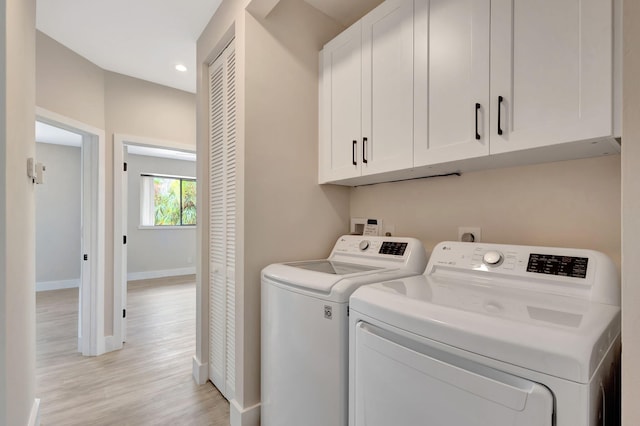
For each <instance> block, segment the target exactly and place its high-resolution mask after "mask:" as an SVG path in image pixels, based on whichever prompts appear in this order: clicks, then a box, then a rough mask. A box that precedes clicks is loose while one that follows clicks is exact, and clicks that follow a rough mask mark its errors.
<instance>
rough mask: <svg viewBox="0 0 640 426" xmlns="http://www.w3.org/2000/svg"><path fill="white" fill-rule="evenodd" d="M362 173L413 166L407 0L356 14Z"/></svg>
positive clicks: (410, 18)
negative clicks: (359, 44)
mask: <svg viewBox="0 0 640 426" xmlns="http://www.w3.org/2000/svg"><path fill="white" fill-rule="evenodd" d="M362 105H363V108H362V137H363V146H362V150H361V154H362V174H363V175H367V174H373V173H382V172H386V171H391V170H400V169H404V168H410V167H412V166H413V0H387V1H385V2H384V3H382V4H381V5H380V6H378V7H377V8H376V9H374V10H373V11H371V12H370V13H369V14H367V15H366V16H365V17H364V18H362Z"/></svg>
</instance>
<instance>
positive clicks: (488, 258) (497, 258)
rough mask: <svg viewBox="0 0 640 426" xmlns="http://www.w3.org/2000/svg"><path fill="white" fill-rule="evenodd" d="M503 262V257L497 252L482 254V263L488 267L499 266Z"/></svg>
mask: <svg viewBox="0 0 640 426" xmlns="http://www.w3.org/2000/svg"><path fill="white" fill-rule="evenodd" d="M503 260H504V256H502V253H500V252H499V251H495V250H491V251H488V252H486V253H485V254H484V256H483V257H482V261H483V262H484V263H485V264H486V265H489V266H499V265H500V264H501V263H502V261H503Z"/></svg>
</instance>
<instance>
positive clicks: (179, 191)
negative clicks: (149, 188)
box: [153, 177, 196, 226]
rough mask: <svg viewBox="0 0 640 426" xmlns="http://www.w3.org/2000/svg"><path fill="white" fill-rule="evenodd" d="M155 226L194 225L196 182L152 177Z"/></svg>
mask: <svg viewBox="0 0 640 426" xmlns="http://www.w3.org/2000/svg"><path fill="white" fill-rule="evenodd" d="M153 187H154V207H155V211H154V224H155V226H180V225H195V224H196V181H195V180H191V179H180V178H165V177H154V178H153Z"/></svg>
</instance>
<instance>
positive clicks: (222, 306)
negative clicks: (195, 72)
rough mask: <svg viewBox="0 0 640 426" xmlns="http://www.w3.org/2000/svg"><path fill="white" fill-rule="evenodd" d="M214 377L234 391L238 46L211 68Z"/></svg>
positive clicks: (211, 374)
mask: <svg viewBox="0 0 640 426" xmlns="http://www.w3.org/2000/svg"><path fill="white" fill-rule="evenodd" d="M209 83H210V86H209V87H210V100H209V106H210V109H209V112H210V123H209V124H210V126H209V127H210V140H209V161H210V163H209V176H210V182H209V190H210V194H209V199H210V206H209V220H210V223H209V263H210V265H209V378H210V379H211V381H212V382H213V384H214V385H215V386H216V387H217V388H218V389H219V390H220V392H222V394H223V395H224V396H225V397H226V398H227V399H231V398H233V396H234V389H235V247H236V241H235V238H236V120H235V118H236V108H235V104H236V97H235V50H234V44H233V42H232V43H231V44H229V46H227V48H226V49H225V50H224V52H223V53H222V54H221V55H220V56H219V57H218V59H216V60H215V61H214V63H213V64H211V66H210V67H209Z"/></svg>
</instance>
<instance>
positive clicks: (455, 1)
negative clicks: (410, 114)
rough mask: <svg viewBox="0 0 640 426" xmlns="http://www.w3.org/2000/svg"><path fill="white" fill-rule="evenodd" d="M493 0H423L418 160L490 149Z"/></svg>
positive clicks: (418, 41)
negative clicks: (491, 23) (490, 72)
mask: <svg viewBox="0 0 640 426" xmlns="http://www.w3.org/2000/svg"><path fill="white" fill-rule="evenodd" d="M489 18H490V2H489V0H417V1H416V9H415V46H416V56H415V109H414V113H415V117H414V122H415V164H416V165H428V164H438V163H443V162H449V161H454V160H460V159H466V158H471V157H478V156H484V155H487V154H489V130H488V129H489V34H490V33H489Z"/></svg>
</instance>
